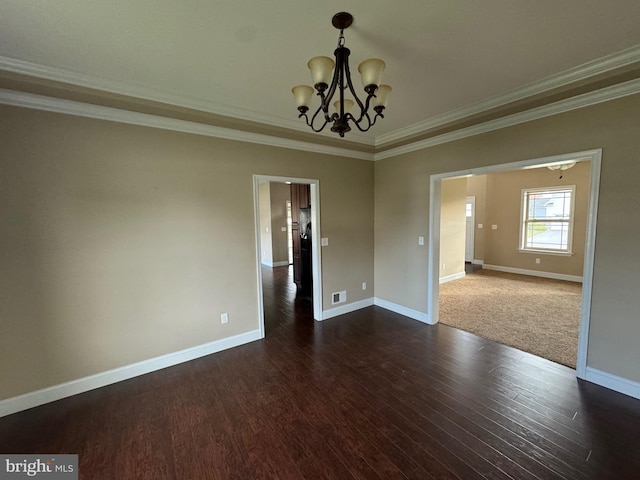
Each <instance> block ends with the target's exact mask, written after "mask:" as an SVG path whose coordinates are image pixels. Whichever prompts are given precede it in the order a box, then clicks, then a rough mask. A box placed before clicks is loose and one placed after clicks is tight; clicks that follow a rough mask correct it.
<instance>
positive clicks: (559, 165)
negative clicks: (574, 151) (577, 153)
mask: <svg viewBox="0 0 640 480" xmlns="http://www.w3.org/2000/svg"><path fill="white" fill-rule="evenodd" d="M575 165H576V162H566V163H556V164H555V165H547V168H548V169H549V170H561V171H563V172H564V171H565V170H569V169H570V168H571V167H575Z"/></svg>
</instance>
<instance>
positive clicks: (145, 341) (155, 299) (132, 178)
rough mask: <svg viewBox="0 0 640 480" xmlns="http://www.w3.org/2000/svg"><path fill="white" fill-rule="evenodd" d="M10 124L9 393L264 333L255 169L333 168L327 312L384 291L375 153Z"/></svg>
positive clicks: (282, 172) (5, 208) (1, 391)
mask: <svg viewBox="0 0 640 480" xmlns="http://www.w3.org/2000/svg"><path fill="white" fill-rule="evenodd" d="M0 135H1V137H2V138H1V145H2V155H1V157H0V224H1V225H2V230H1V236H0V255H2V262H1V264H2V269H1V270H0V292H1V293H0V295H2V302H0V319H1V322H2V324H1V328H2V332H1V334H0V379H1V381H0V399H3V398H8V397H12V396H15V395H19V394H22V393H26V392H29V391H33V390H36V389H40V388H44V387H48V386H51V385H56V384H60V383H62V382H66V381H70V380H73V379H77V378H81V377H84V376H86V375H91V374H95V373H98V372H102V371H105V370H108V369H112V368H116V367H120V366H123V365H127V364H131V363H133V362H137V361H141V360H145V359H149V358H152V357H155V356H158V355H163V354H167V353H171V352H175V351H178V350H181V349H184V348H188V347H192V346H195V345H200V344H204V343H206V342H210V341H214V340H218V339H222V338H226V337H229V336H232V335H235V334H239V333H244V332H249V331H254V330H256V329H258V328H259V325H258V318H259V317H258V299H257V276H256V271H257V266H256V255H255V251H256V247H255V242H256V240H255V221H254V199H253V177H252V175H253V174H262V175H274V176H291V177H300V178H314V179H319V185H320V198H321V227H322V230H321V233H322V235H323V236H326V237H329V238H330V245H329V246H328V247H324V248H323V249H322V268H323V292H324V298H323V303H324V305H325V309H326V308H330V305H331V302H330V297H329V295H330V292H332V291H338V290H347V291H348V301H349V302H352V301H358V300H360V299H363V298H366V297H369V296H370V292H363V291H362V289H361V283H362V282H363V281H366V282H368V283H369V284H373V205H374V203H373V170H374V165H373V163H372V162H367V161H360V160H354V159H350V158H343V157H337V156H329V155H320V154H314V153H304V152H299V151H294V150H287V149H279V148H274V147H265V146H260V145H253V144H248V143H239V142H233V141H226V140H220V139H214V138H209V137H203V136H196V135H189V134H183V133H177V132H169V131H163V130H159V129H151V128H144V127H137V126H132V125H124V124H117V123H113V122H106V121H99V120H91V119H83V118H79V117H73V116H65V115H59V114H53V113H47V112H40V111H34V110H27V109H19V108H14V107H6V106H3V107H0ZM327 305H329V307H327ZM222 312H228V313H229V323H228V324H226V325H221V324H220V313H222ZM332 321H339V319H335V320H332Z"/></svg>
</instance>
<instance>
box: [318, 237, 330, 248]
mask: <svg viewBox="0 0 640 480" xmlns="http://www.w3.org/2000/svg"><path fill="white" fill-rule="evenodd" d="M320 245H321V246H323V247H328V246H329V238H328V237H324V238H321V239H320Z"/></svg>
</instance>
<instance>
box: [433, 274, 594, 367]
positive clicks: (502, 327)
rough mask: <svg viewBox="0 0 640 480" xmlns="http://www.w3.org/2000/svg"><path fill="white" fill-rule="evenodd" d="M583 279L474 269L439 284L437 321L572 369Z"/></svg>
mask: <svg viewBox="0 0 640 480" xmlns="http://www.w3.org/2000/svg"><path fill="white" fill-rule="evenodd" d="M581 294H582V284H580V283H575V282H566V281H562V280H552V279H547V278H539V277H530V276H526V275H516V274H511V273H504V272H497V271H492V270H478V271H476V272H474V273H471V274H467V275H466V276H465V277H464V278H461V279H458V280H453V281H451V282H447V283H444V284H442V285H440V322H442V323H444V324H446V325H450V326H452V327H456V328H460V329H462V330H466V331H468V332H472V333H475V334H476V335H480V336H482V337H485V338H489V339H491V340H495V341H497V342H500V343H503V344H505V345H510V346H512V347H515V348H518V349H520V350H524V351H526V352H529V353H533V354H534V355H538V356H540V357H544V358H547V359H549V360H552V361H554V362H557V363H561V364H563V365H567V366H569V367H571V368H576V356H577V351H578V327H579V323H580V301H581Z"/></svg>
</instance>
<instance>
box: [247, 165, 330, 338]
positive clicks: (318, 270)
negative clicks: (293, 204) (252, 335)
mask: <svg viewBox="0 0 640 480" xmlns="http://www.w3.org/2000/svg"><path fill="white" fill-rule="evenodd" d="M264 182H274V183H296V184H307V185H309V197H310V199H311V202H310V203H311V205H310V209H309V216H310V223H311V242H310V245H311V249H310V250H311V251H310V257H311V258H310V259H311V277H312V283H313V286H312V297H313V318H314V319H315V320H322V263H321V248H320V186H319V181H318V180H317V179H309V178H297V177H279V176H271V175H257V174H256V175H254V176H253V199H254V219H255V245H256V265H257V282H258V315H259V317H258V318H259V319H260V320H259V321H260V334H261V338H264V336H265V319H264V295H263V281H262V264H263V258H262V256H263V254H262V252H263V249H262V248H261V235H260V232H261V231H262V230H263V229H264V228H267V226H266V225H261V222H260V194H259V192H260V184H261V183H264Z"/></svg>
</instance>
